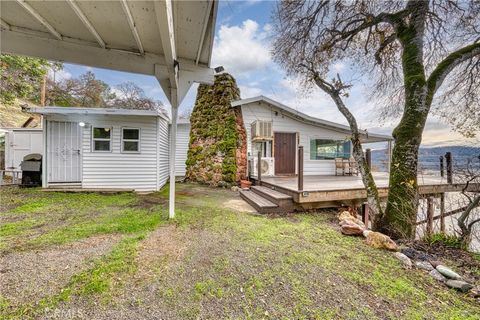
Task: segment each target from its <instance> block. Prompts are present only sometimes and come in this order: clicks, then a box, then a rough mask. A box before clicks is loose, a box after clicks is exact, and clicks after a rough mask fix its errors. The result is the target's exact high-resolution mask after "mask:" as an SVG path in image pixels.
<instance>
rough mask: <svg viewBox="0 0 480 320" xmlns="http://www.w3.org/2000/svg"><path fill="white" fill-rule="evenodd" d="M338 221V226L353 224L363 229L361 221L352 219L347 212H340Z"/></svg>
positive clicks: (363, 225)
mask: <svg viewBox="0 0 480 320" xmlns="http://www.w3.org/2000/svg"><path fill="white" fill-rule="evenodd" d="M338 220H339V224H340V225H343V224H345V223H349V222H353V223H354V224H356V225H359V226H360V227H362V228H365V224H364V223H363V221H362V220H360V219H357V218H356V217H354V216H353V215H352V214H351V213H350V212H348V211H342V212H341V213H340V214H339V215H338Z"/></svg>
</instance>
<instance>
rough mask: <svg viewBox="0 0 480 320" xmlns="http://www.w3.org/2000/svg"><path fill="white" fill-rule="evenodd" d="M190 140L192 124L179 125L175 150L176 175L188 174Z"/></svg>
mask: <svg viewBox="0 0 480 320" xmlns="http://www.w3.org/2000/svg"><path fill="white" fill-rule="evenodd" d="M189 141H190V124H189V123H179V124H178V125H177V147H176V152H175V175H176V176H177V177H183V176H185V174H186V164H185V162H186V161H187V152H188V143H189Z"/></svg>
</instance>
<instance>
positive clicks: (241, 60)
mask: <svg viewBox="0 0 480 320" xmlns="http://www.w3.org/2000/svg"><path fill="white" fill-rule="evenodd" d="M274 7H275V2H274V1H259V0H249V1H236V0H228V1H227V0H223V1H221V2H220V3H219V8H218V14H217V25H216V31H215V40H214V47H213V54H212V67H216V66H223V67H224V68H225V71H227V72H229V73H230V74H232V75H233V76H234V77H235V79H236V80H237V84H238V86H239V88H240V92H241V97H242V98H249V97H254V96H258V95H264V96H268V97H269V98H272V99H274V100H277V101H279V102H281V103H283V104H285V105H287V106H289V107H291V108H294V109H296V110H298V111H300V112H304V113H307V114H309V115H310V116H314V117H318V118H321V119H325V120H329V121H335V122H338V123H343V124H347V123H346V120H345V119H344V117H343V116H342V114H341V113H340V112H339V111H338V110H337V108H336V107H335V104H334V103H333V101H332V100H331V99H330V98H329V97H328V96H327V95H326V94H324V93H323V92H322V91H320V89H316V88H313V89H312V90H310V91H309V92H308V93H305V90H302V88H301V87H300V86H299V84H298V81H296V80H295V79H291V78H289V77H287V75H286V74H285V71H284V70H282V68H281V67H280V66H279V65H277V64H276V63H275V62H273V61H272V57H271V47H270V44H271V40H272V26H271V23H272V22H271V15H272V10H273V9H274ZM347 68H352V67H351V66H349V67H347V66H345V65H343V64H338V65H335V66H334V69H335V70H336V71H338V72H340V73H342V72H347V73H348V72H349V71H348V70H346V69H347ZM86 71H92V72H94V73H95V75H96V77H97V78H98V79H100V80H103V81H104V82H106V83H107V84H108V85H110V86H111V87H112V88H115V86H117V85H119V84H120V83H123V82H126V81H132V82H134V83H136V84H137V85H139V86H140V87H141V88H142V89H143V90H144V91H145V93H146V95H147V96H148V97H151V98H154V99H157V100H161V101H162V102H163V103H164V104H165V105H166V106H167V109H169V104H168V101H167V99H166V97H165V95H164V93H163V91H162V90H161V88H160V86H159V84H158V82H157V80H156V79H155V78H154V77H151V76H145V75H139V74H132V73H125V72H118V71H111V70H105V69H97V68H91V67H85V66H80V65H73V64H65V65H64V69H63V70H62V71H60V72H59V73H58V74H57V77H66V78H68V77H77V76H79V75H80V74H82V73H85V72H86ZM361 82H362V81H359V83H356V84H355V85H354V86H353V88H352V89H351V92H350V97H349V98H347V99H346V101H345V102H346V105H347V107H349V109H350V110H351V111H352V112H353V114H354V115H355V116H356V118H357V121H358V123H359V125H360V127H361V128H362V129H367V130H368V131H369V132H375V133H381V134H391V132H392V130H393V127H394V125H395V120H392V121H388V122H385V121H382V120H380V119H379V118H378V112H375V106H374V104H373V102H371V101H368V99H367V97H366V94H365V92H366V90H368V88H366V87H365V85H364V84H362V83H361ZM196 89H197V86H196V85H194V86H192V88H191V89H190V91H189V92H188V94H187V96H186V97H185V99H184V100H183V101H182V103H181V105H180V110H179V113H180V114H182V113H185V112H187V111H188V110H191V109H192V108H193V105H194V103H195V95H196ZM397 121H398V119H397ZM478 144H479V140H478V138H474V139H466V138H464V137H463V136H461V135H460V134H458V133H456V132H454V131H452V130H451V128H450V127H449V126H448V125H446V124H444V123H441V122H440V121H438V120H437V119H435V118H433V117H430V118H429V120H428V121H427V124H426V127H425V131H424V135H423V139H422V145H423V146H425V147H434V146H448V145H478Z"/></svg>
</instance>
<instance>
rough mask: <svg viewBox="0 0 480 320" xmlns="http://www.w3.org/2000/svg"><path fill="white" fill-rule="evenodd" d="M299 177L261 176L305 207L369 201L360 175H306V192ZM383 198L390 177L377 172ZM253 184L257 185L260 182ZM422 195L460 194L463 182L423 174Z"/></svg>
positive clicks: (266, 183) (472, 187)
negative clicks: (301, 188)
mask: <svg viewBox="0 0 480 320" xmlns="http://www.w3.org/2000/svg"><path fill="white" fill-rule="evenodd" d="M297 179H298V178H297V177H296V176H290V177H262V181H261V185H262V186H264V187H268V188H271V189H274V190H277V191H279V192H282V193H284V194H287V195H290V196H292V198H293V201H294V202H295V203H297V204H300V205H302V207H304V208H309V207H311V208H321V207H338V206H343V205H356V204H359V203H361V202H364V201H365V200H366V196H367V193H366V190H365V188H364V186H363V183H362V180H361V178H360V176H304V182H303V190H301V191H299V190H298V180H297ZM374 179H375V181H376V183H377V187H378V191H379V194H380V196H381V197H386V196H387V194H388V174H387V173H374ZM253 180H254V182H255V183H256V184H258V181H255V178H253ZM418 184H419V192H420V194H421V195H434V196H437V195H438V196H439V195H440V194H442V193H445V192H458V191H461V190H462V189H463V188H464V187H465V185H464V184H462V183H455V181H454V183H452V184H448V183H447V179H446V178H442V177H440V176H427V175H422V176H419V177H418ZM468 190H470V191H475V190H480V185H479V184H471V185H469V188H468Z"/></svg>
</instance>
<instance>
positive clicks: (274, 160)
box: [29, 96, 392, 191]
mask: <svg viewBox="0 0 480 320" xmlns="http://www.w3.org/2000/svg"><path fill="white" fill-rule="evenodd" d="M232 107H239V108H241V111H242V117H243V121H244V125H245V129H246V132H247V152H248V153H249V155H250V159H252V160H253V161H254V162H255V161H256V159H257V154H258V152H261V155H262V161H266V163H267V166H268V168H267V170H266V173H264V175H279V176H281V175H295V174H296V173H297V172H296V171H297V163H296V161H297V156H296V154H297V153H296V150H297V148H298V146H300V145H303V146H304V166H303V167H304V174H305V175H334V174H335V163H334V159H335V158H345V159H348V158H350V156H351V142H350V140H349V138H350V135H351V133H350V129H349V127H347V126H345V125H341V124H338V123H334V122H330V121H326V120H321V119H317V118H313V117H310V116H308V115H306V114H304V113H301V112H298V111H296V110H293V109H291V108H289V107H287V106H285V105H283V104H281V103H279V102H276V101H274V100H272V99H269V98H267V97H264V96H260V97H255V98H249V99H244V100H239V101H234V102H232ZM29 111H30V112H32V113H39V114H41V115H43V141H44V144H43V152H42V153H43V154H44V157H43V166H42V168H43V179H42V181H43V186H44V187H56V186H65V185H69V186H77V187H79V188H116V189H119V188H120V189H133V190H135V191H155V190H159V189H160V188H161V187H162V186H164V185H165V183H166V182H167V180H168V178H169V158H170V154H169V152H170V151H169V150H171V148H170V142H169V141H170V130H169V127H170V121H169V119H168V118H167V117H166V116H165V115H164V114H163V113H161V112H158V111H150V110H127V109H105V108H65V107H45V108H31V109H30V110H29ZM189 133H190V123H189V121H188V120H185V119H180V120H179V121H178V126H177V144H176V148H175V171H176V176H184V175H185V161H186V159H187V151H188V144H189ZM361 139H362V142H364V143H371V142H381V141H387V142H389V144H391V143H390V141H391V140H392V138H391V137H390V136H385V135H379V134H372V133H367V132H363V134H362V138H361ZM253 167H254V168H256V166H253Z"/></svg>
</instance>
